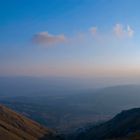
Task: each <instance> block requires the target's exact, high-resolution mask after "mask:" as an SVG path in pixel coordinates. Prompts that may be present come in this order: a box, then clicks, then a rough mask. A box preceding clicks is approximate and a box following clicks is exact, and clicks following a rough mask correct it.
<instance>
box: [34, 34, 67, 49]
mask: <svg viewBox="0 0 140 140" xmlns="http://www.w3.org/2000/svg"><path fill="white" fill-rule="evenodd" d="M66 40H67V38H66V37H65V36H64V35H63V34H61V35H52V34H49V33H48V32H40V33H37V34H35V35H34V36H33V38H32V41H33V42H34V43H36V44H40V45H45V46H51V45H55V44H60V43H64V42H66Z"/></svg>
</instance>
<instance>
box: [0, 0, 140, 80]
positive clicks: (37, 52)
mask: <svg viewBox="0 0 140 140" xmlns="http://www.w3.org/2000/svg"><path fill="white" fill-rule="evenodd" d="M139 5H140V1H139V0H20V1H19V0H4V1H2V0H1V1H0V76H67V77H95V76H97V77H104V76H109V77H112V76H113V77H123V76H125V77H130V78H131V77H134V76H135V77H137V76H140V39H139V38H140V14H139V13H140V8H139Z"/></svg>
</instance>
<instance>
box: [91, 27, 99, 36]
mask: <svg viewBox="0 0 140 140" xmlns="http://www.w3.org/2000/svg"><path fill="white" fill-rule="evenodd" d="M97 30H98V28H97V27H91V28H90V29H89V31H90V32H91V34H92V35H94V36H95V35H96V34H97Z"/></svg>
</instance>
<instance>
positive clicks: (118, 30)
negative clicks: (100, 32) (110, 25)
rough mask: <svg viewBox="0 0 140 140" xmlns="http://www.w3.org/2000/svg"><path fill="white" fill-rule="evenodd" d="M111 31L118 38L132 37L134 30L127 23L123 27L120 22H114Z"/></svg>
mask: <svg viewBox="0 0 140 140" xmlns="http://www.w3.org/2000/svg"><path fill="white" fill-rule="evenodd" d="M113 31H114V33H115V35H116V36H117V37H119V38H124V37H133V35H134V30H133V29H132V28H131V27H130V26H129V25H127V27H124V26H123V25H122V24H116V25H115V27H114V29H113Z"/></svg>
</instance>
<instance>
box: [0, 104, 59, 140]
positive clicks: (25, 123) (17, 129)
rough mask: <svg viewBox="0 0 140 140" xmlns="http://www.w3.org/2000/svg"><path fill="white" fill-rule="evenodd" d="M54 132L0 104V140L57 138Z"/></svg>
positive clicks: (47, 139) (52, 139) (45, 139)
mask: <svg viewBox="0 0 140 140" xmlns="http://www.w3.org/2000/svg"><path fill="white" fill-rule="evenodd" d="M58 139H60V138H59V137H58V136H57V135H56V133H55V132H54V131H52V130H50V129H47V128H45V127H43V126H41V125H40V124H38V123H36V122H34V121H32V120H30V119H27V118H26V117H23V116H22V115H19V114H18V113H16V112H14V111H12V110H10V109H8V108H7V107H5V106H3V105H0V140H58Z"/></svg>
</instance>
